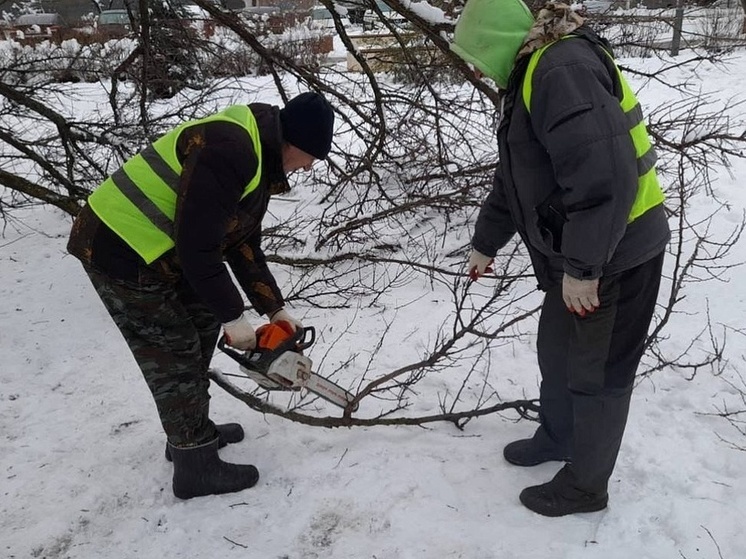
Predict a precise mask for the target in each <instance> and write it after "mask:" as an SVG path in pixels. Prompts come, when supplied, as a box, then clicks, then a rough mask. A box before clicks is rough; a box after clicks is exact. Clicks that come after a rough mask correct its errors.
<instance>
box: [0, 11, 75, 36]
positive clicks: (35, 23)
mask: <svg viewBox="0 0 746 559" xmlns="http://www.w3.org/2000/svg"><path fill="white" fill-rule="evenodd" d="M66 30H67V23H66V22H65V20H64V19H63V18H62V16H61V15H60V14H57V13H36V14H24V15H22V16H18V18H17V19H16V20H15V22H13V27H12V31H11V37H12V38H13V39H16V40H18V41H23V42H26V43H29V42H31V43H37V42H40V41H44V40H50V41H60V40H61V39H62V38H63V34H64V32H65V31H66Z"/></svg>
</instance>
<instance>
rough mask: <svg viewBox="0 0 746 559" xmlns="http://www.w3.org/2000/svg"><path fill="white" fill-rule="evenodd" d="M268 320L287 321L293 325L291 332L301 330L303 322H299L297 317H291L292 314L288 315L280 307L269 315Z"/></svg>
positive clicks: (272, 321) (273, 321) (273, 322)
mask: <svg viewBox="0 0 746 559" xmlns="http://www.w3.org/2000/svg"><path fill="white" fill-rule="evenodd" d="M269 321H270V322H271V323H272V324H275V323H277V322H281V321H284V322H287V323H288V324H290V325H291V326H292V327H293V332H295V331H296V330H303V324H302V323H301V321H300V320H298V319H297V318H293V317H292V316H290V315H289V314H288V312H287V311H286V310H285V309H280V310H279V311H275V312H274V314H272V316H270V317H269Z"/></svg>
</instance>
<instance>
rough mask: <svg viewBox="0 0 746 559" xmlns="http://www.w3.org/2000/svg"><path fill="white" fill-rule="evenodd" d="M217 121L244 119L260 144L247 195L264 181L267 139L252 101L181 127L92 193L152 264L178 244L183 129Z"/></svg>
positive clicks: (112, 224) (104, 216)
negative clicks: (264, 143) (178, 149)
mask: <svg viewBox="0 0 746 559" xmlns="http://www.w3.org/2000/svg"><path fill="white" fill-rule="evenodd" d="M213 121H226V122H233V123H235V124H238V125H239V126H241V127H242V128H244V129H245V130H246V132H247V133H248V134H249V136H250V137H251V141H252V143H253V144H254V152H255V153H256V157H257V161H258V165H257V171H256V175H254V177H253V178H252V179H251V180H250V181H249V184H247V185H246V187H245V188H244V191H243V194H242V195H241V199H243V198H244V197H246V196H247V195H248V194H249V193H250V192H252V191H253V190H255V189H256V187H257V186H259V181H260V180H261V169H262V144H261V140H260V138H259V129H258V127H257V124H256V119H255V118H254V115H253V114H252V112H251V110H250V109H249V108H248V107H247V106H246V105H234V106H232V107H228V108H227V109H225V110H223V111H221V112H219V113H217V114H214V115H212V116H209V117H206V118H202V119H199V120H192V121H189V122H185V123H183V124H181V125H179V126H177V127H176V128H175V129H174V130H172V131H171V132H169V133H167V134H165V135H163V136H161V137H160V138H158V139H157V140H156V141H155V142H153V143H152V144H150V145H149V146H148V147H147V148H145V149H144V150H143V151H141V152H140V153H139V154H137V155H135V156H134V157H132V158H131V159H128V160H127V161H126V162H125V163H124V165H122V166H121V167H120V168H119V169H118V170H117V171H115V172H114V173H113V174H112V175H111V176H110V177H109V178H107V179H106V180H105V181H104V182H103V183H102V184H101V185H100V186H99V187H98V188H97V189H96V190H94V191H93V193H92V194H91V195H90V196H89V197H88V204H89V205H90V207H91V209H92V210H93V211H94V212H95V213H96V215H97V216H98V217H99V218H101V221H103V222H104V223H105V224H106V225H107V226H108V227H109V228H110V229H111V230H112V231H114V232H115V233H116V234H117V235H119V236H120V237H121V238H122V239H123V240H124V241H125V242H126V243H127V244H128V245H129V246H130V247H132V249H133V250H134V251H135V252H137V253H138V254H139V255H140V256H142V258H143V260H145V262H146V263H147V264H150V263H151V262H153V261H154V260H156V259H157V258H159V257H160V256H162V255H163V254H164V253H165V252H167V251H168V250H170V249H172V248H173V247H174V239H173V230H174V215H175V213H176V199H177V196H178V190H179V177H180V175H181V170H182V167H181V163H179V159H178V157H177V155H176V144H177V141H178V139H179V136H180V134H181V133H182V132H183V131H184V130H186V129H187V128H189V127H191V126H196V125H198V124H204V123H206V122H213Z"/></svg>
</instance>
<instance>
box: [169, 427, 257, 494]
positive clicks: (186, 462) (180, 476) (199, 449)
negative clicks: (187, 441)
mask: <svg viewBox="0 0 746 559" xmlns="http://www.w3.org/2000/svg"><path fill="white" fill-rule="evenodd" d="M169 446H170V447H171V457H172V458H173V462H174V479H173V491H174V495H176V496H177V497H178V498H179V499H191V498H192V497H201V496H203V495H221V494H223V493H234V492H236V491H241V490H243V489H248V488H249V487H253V486H254V485H256V482H257V481H258V480H259V472H258V471H257V469H256V468H255V467H254V466H251V465H242V464H229V463H228V462H223V461H222V460H221V459H220V458H219V457H218V439H217V438H215V439H213V440H212V441H210V442H209V443H205V444H203V445H200V446H193V447H187V448H179V447H177V446H173V445H171V444H170V443H169Z"/></svg>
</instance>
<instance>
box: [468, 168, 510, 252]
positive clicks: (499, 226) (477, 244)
mask: <svg viewBox="0 0 746 559" xmlns="http://www.w3.org/2000/svg"><path fill="white" fill-rule="evenodd" d="M515 232H516V227H515V225H514V222H513V218H512V217H511V214H510V210H509V208H508V204H507V200H506V198H505V188H504V186H503V180H502V174H501V169H500V165H498V166H497V170H496V171H495V177H494V179H493V183H492V191H491V192H490V193H489V195H488V196H487V199H486V200H485V201H484V203H483V204H482V208H481V209H480V210H479V217H477V223H476V225H475V226H474V236H473V237H472V241H471V245H472V247H474V249H476V250H478V251H479V252H481V253H482V254H484V255H485V256H495V255H496V254H497V251H498V250H500V249H501V248H502V247H504V246H505V245H506V244H507V243H508V241H510V239H511V238H512V237H513V235H515Z"/></svg>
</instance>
